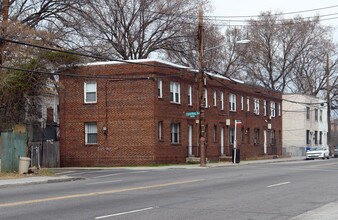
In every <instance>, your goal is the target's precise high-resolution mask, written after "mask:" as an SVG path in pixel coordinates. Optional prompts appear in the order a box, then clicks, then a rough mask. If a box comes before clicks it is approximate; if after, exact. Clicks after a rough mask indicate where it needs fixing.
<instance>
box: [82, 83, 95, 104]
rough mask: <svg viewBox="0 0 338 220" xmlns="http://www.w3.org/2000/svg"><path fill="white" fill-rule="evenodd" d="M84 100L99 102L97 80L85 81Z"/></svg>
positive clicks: (86, 101)
mask: <svg viewBox="0 0 338 220" xmlns="http://www.w3.org/2000/svg"><path fill="white" fill-rule="evenodd" d="M84 102H85V103H96V102H97V85H96V82H85V83H84Z"/></svg>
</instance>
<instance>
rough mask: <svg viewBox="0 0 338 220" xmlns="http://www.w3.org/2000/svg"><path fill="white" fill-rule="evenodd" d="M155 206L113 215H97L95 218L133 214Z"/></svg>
mask: <svg viewBox="0 0 338 220" xmlns="http://www.w3.org/2000/svg"><path fill="white" fill-rule="evenodd" d="M153 208H154V207H149V208H144V209H135V210H131V211H127V212H120V213H115V214H112V215H105V216H99V217H96V218H95V219H102V218H109V217H115V216H119V215H126V214H131V213H135V212H144V211H147V210H151V209H153Z"/></svg>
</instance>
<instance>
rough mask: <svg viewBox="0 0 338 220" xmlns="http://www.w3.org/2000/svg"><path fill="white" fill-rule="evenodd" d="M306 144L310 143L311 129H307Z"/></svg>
mask: <svg viewBox="0 0 338 220" xmlns="http://www.w3.org/2000/svg"><path fill="white" fill-rule="evenodd" d="M306 144H307V145H309V144H310V130H306Z"/></svg>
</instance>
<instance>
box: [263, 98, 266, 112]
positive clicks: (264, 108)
mask: <svg viewBox="0 0 338 220" xmlns="http://www.w3.org/2000/svg"><path fill="white" fill-rule="evenodd" d="M266 107H267V103H266V100H264V101H263V114H264V116H266V114H267V108H266Z"/></svg>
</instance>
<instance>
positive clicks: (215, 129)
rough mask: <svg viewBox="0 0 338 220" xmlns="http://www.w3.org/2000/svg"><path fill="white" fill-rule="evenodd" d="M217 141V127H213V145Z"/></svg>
mask: <svg viewBox="0 0 338 220" xmlns="http://www.w3.org/2000/svg"><path fill="white" fill-rule="evenodd" d="M216 141H217V126H216V125H215V126H214V143H216Z"/></svg>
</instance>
